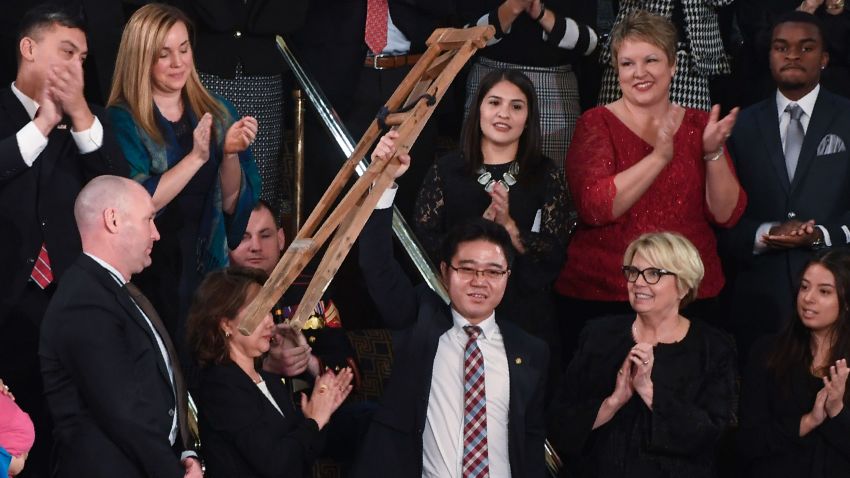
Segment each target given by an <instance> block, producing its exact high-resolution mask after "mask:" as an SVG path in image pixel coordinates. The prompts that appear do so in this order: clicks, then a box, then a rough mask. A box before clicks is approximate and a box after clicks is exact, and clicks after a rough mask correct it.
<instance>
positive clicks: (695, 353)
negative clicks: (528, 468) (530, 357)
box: [549, 232, 737, 477]
mask: <svg viewBox="0 0 850 478" xmlns="http://www.w3.org/2000/svg"><path fill="white" fill-rule="evenodd" d="M623 264H624V265H623V267H622V271H623V275H624V278H625V285H626V289H627V290H628V295H629V303H630V304H631V306H632V309H633V310H634V311H635V313H634V314H629V315H618V316H610V317H607V318H602V319H598V320H595V321H593V322H591V323H589V324H588V326H587V327H586V328H585V329H584V332H583V333H582V335H581V338H580V339H579V347H578V349H577V351H576V355H575V357H574V358H573V360H572V362H570V365H569V367H568V368H567V372H566V374H565V376H564V380H563V382H562V383H561V387H560V389H559V392H558V394H557V395H556V397H555V398H554V400H553V402H552V410H551V412H552V413H551V418H550V420H549V425H550V429H549V438H550V441H551V442H552V443H553V445H554V446H555V447H556V449H557V450H558V452H559V453H561V454H562V456H564V457H565V458H566V459H565V463H566V466H567V467H568V468H572V470H571V471H572V472H573V474H574V476H588V477H589V476H593V477H620V476H630V477H669V476H689V477H710V476H716V473H715V468H714V448H715V444H716V443H717V442H718V440H719V438H720V437H721V435H722V433H723V432H724V431H725V430H726V429H727V428H728V427H729V426H730V425H731V424H732V423H733V422H734V417H735V407H736V402H737V386H736V370H737V369H736V364H735V351H734V346H733V344H732V341H731V339H729V338H728V337H726V336H725V335H724V334H723V333H722V332H719V331H718V330H716V329H714V328H713V327H711V326H709V325H708V324H706V323H704V322H701V321H698V320H690V319H687V318H685V317H684V316H682V314H681V313H680V309H681V308H682V307H683V306H685V305H686V304H688V303H689V302H690V301H692V300H693V299H694V298H695V297H696V296H697V289H698V287H699V283H700V281H701V280H702V277H703V274H704V267H703V263H702V260H701V259H700V255H699V252H698V251H697V249H696V248H695V247H694V245H693V244H692V243H691V242H690V241H688V240H687V239H686V238H685V237H684V236H681V235H679V234H674V233H669V232H663V233H652V234H644V235H643V236H641V237H640V238H638V239H637V240H636V241H634V242H632V243H631V244H630V245H629V247H628V249H627V250H626V253H625V256H624V258H623Z"/></svg>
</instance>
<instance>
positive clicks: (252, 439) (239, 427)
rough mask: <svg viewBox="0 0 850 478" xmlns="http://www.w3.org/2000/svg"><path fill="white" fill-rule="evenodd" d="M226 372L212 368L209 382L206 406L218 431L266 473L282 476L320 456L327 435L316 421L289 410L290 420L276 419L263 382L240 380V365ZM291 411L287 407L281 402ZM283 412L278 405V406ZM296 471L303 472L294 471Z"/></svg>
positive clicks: (203, 392) (259, 472) (258, 470)
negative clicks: (285, 423) (269, 411)
mask: <svg viewBox="0 0 850 478" xmlns="http://www.w3.org/2000/svg"><path fill="white" fill-rule="evenodd" d="M222 372H223V373H215V374H210V375H208V377H207V378H206V379H205V381H204V384H203V391H202V392H201V393H202V395H203V405H202V407H203V408H202V409H201V410H202V411H201V413H203V414H204V415H205V417H206V418H207V420H209V423H210V424H211V426H212V427H213V428H215V429H216V430H217V431H218V432H220V433H222V434H224V435H226V436H228V437H229V438H230V440H231V442H232V443H233V444H234V445H235V446H236V448H237V449H238V450H239V453H240V454H241V455H242V457H243V458H244V459H245V461H246V462H247V463H250V464H251V466H252V469H253V470H254V471H256V472H257V474H258V476H262V477H270V478H275V477H280V476H282V475H283V474H286V473H288V472H289V471H292V470H301V469H304V468H305V465H306V464H308V463H309V462H311V461H312V460H314V459H315V458H316V456H318V454H319V452H320V451H321V447H322V441H323V439H322V435H321V432H320V431H319V427H318V425H316V422H315V421H313V420H310V419H306V418H304V417H303V416H302V415H301V414H300V413H298V412H294V413H295V416H292V414H293V413H289V414H288V415H287V417H286V420H287V421H288V422H289V426H280V422H278V421H274V420H270V419H269V417H268V416H267V415H265V414H264V413H263V410H267V409H268V408H267V407H265V406H264V405H265V404H264V403H263V402H262V400H268V399H267V398H266V397H264V396H262V395H261V393H260V391H259V390H258V389H257V387H256V386H255V385H254V384H253V383H251V381H250V380H238V378H237V377H234V374H235V373H243V372H242V371H241V370H239V369H237V368H236V367H235V366H234V367H232V370H226V371H222ZM281 409H282V410H284V411H285V412H286V408H285V407H281ZM275 413H277V411H275ZM293 475H294V476H297V473H295V472H293Z"/></svg>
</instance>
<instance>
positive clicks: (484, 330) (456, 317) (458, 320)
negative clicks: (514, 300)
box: [452, 307, 498, 339]
mask: <svg viewBox="0 0 850 478" xmlns="http://www.w3.org/2000/svg"><path fill="white" fill-rule="evenodd" d="M452 321H453V322H454V327H452V328H453V329H454V330H455V331H459V332H460V333H462V334H463V335H464V336H466V331H465V330H463V327H464V326H466V325H472V324H470V323H469V321H468V320H466V318H465V317H464V316H462V315H460V313H459V312H458V311H456V310H455V309H454V307H452ZM478 327H481V335H480V336H479V337H480V338H483V339H486V338H487V337H492V334H494V333H496V331H497V330H498V326H497V324H496V311H493V312H491V313H490V316H489V317H487V318H486V319H484V320H482V321H481V322H479V323H478Z"/></svg>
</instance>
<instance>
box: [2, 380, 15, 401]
mask: <svg viewBox="0 0 850 478" xmlns="http://www.w3.org/2000/svg"><path fill="white" fill-rule="evenodd" d="M0 395H6V396H7V397H9V398H11V399H12V400H14V399H15V396H14V395H12V392H11V391H9V386H8V385H6V384H5V383H3V379H0Z"/></svg>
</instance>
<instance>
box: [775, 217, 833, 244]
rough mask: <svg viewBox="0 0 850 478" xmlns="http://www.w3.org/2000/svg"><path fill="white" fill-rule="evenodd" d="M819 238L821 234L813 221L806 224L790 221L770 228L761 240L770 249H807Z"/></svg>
mask: <svg viewBox="0 0 850 478" xmlns="http://www.w3.org/2000/svg"><path fill="white" fill-rule="evenodd" d="M820 237H821V232H820V229H818V228H816V227H815V221H814V219H811V220H808V221H806V222H800V221H797V220H793V219H792V220H790V221H786V222H784V223H782V224H779V225H778V226H774V227H772V228H770V231H769V232H768V234H765V235H763V236H762V238H761V239H762V241H763V242H764V243H765V245H767V246H768V247H770V248H772V249H793V248H795V247H809V246H811V245H812V244H813V243H814V242H815V241H816V240H817V239H818V238H820Z"/></svg>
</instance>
